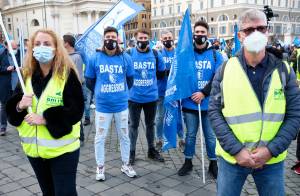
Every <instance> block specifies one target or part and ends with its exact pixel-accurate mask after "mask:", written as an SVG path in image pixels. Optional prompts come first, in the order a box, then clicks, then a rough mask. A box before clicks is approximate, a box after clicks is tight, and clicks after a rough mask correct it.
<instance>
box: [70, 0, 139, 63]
mask: <svg viewBox="0 0 300 196" xmlns="http://www.w3.org/2000/svg"><path fill="white" fill-rule="evenodd" d="M142 10H144V8H143V7H142V6H140V5H138V4H135V3H133V2H132V1H130V0H120V1H119V2H117V3H116V4H115V5H114V6H113V7H112V8H111V9H110V10H109V11H108V12H107V13H106V14H105V15H104V16H103V17H102V18H100V19H99V20H98V21H97V22H96V23H95V24H93V25H92V26H90V27H89V28H88V29H87V30H86V32H85V33H84V34H83V35H82V36H81V37H80V39H79V40H78V41H77V42H76V44H75V47H76V50H77V51H79V52H80V53H81V55H82V58H83V61H84V63H85V65H88V61H89V59H90V58H91V57H92V55H93V54H94V53H95V50H96V49H97V48H101V47H102V44H103V41H102V40H103V31H104V29H105V28H106V27H108V26H113V27H115V28H117V29H121V28H122V26H123V24H124V23H126V22H127V21H129V20H130V19H132V18H133V17H135V16H136V15H137V14H138V13H139V12H140V11H142Z"/></svg>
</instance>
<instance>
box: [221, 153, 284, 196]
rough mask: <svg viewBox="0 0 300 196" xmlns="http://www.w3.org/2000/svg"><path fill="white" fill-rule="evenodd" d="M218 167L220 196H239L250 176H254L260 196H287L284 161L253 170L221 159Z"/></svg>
mask: <svg viewBox="0 0 300 196" xmlns="http://www.w3.org/2000/svg"><path fill="white" fill-rule="evenodd" d="M218 165H219V171H218V178H217V195H218V196H239V195H240V194H241V191H242V188H243V185H244V183H245V180H246V178H247V176H248V175H249V174H251V175H252V176H253V178H254V182H255V184H256V187H257V191H258V193H259V195H260V196H268V195H270V196H283V195H285V191H284V161H282V162H280V163H276V164H271V165H265V166H264V167H263V168H262V169H251V168H246V167H242V166H239V165H233V164H230V163H228V162H227V161H225V160H224V159H223V158H220V159H219V164H218Z"/></svg>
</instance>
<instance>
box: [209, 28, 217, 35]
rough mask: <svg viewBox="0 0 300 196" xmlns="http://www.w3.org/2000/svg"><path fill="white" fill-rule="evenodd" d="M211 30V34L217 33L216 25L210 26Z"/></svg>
mask: <svg viewBox="0 0 300 196" xmlns="http://www.w3.org/2000/svg"><path fill="white" fill-rule="evenodd" d="M209 31H210V34H211V35H215V33H216V29H215V27H210V28H209Z"/></svg>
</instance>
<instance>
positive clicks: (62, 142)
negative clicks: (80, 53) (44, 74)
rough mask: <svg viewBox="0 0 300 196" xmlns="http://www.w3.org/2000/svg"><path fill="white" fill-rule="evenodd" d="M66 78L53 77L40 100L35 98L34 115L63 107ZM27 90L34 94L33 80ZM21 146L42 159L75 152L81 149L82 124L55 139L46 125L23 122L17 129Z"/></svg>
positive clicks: (27, 152) (27, 81) (29, 79)
mask: <svg viewBox="0 0 300 196" xmlns="http://www.w3.org/2000/svg"><path fill="white" fill-rule="evenodd" d="M65 83H66V78H65V77H64V78H58V77H56V76H52V78H51V79H50V80H49V82H48V84H47V87H46V88H45V89H44V91H43V93H42V95H41V96H40V98H39V99H37V97H36V96H34V97H33V101H32V111H33V113H36V114H39V115H43V112H44V111H45V110H46V109H48V108H50V107H56V106H63V105H64V103H63V90H64V87H65ZM25 89H26V92H27V93H33V88H32V85H31V78H27V79H26V81H25ZM17 130H18V131H19V136H20V138H21V144H22V147H23V150H24V152H25V154H26V155H27V156H29V157H41V158H45V159H50V158H54V157H58V156H60V155H62V154H64V153H67V152H73V151H75V150H77V149H78V148H79V147H80V141H79V135H80V123H79V122H78V123H76V124H75V125H73V129H72V131H71V133H69V134H67V135H65V136H63V137H61V138H59V139H55V138H53V137H52V136H51V135H50V133H49V131H48V129H47V127H46V126H45V125H39V126H36V125H33V126H31V125H29V124H28V123H27V122H25V121H23V122H22V124H21V125H20V126H18V127H17Z"/></svg>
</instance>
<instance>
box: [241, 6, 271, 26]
mask: <svg viewBox="0 0 300 196" xmlns="http://www.w3.org/2000/svg"><path fill="white" fill-rule="evenodd" d="M255 20H263V21H264V22H265V23H266V25H267V17H266V15H265V13H264V12H262V11H260V10H258V9H248V10H246V11H245V12H243V13H242V15H241V16H240V17H239V23H238V24H239V29H243V25H244V24H246V23H248V22H250V21H255Z"/></svg>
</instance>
